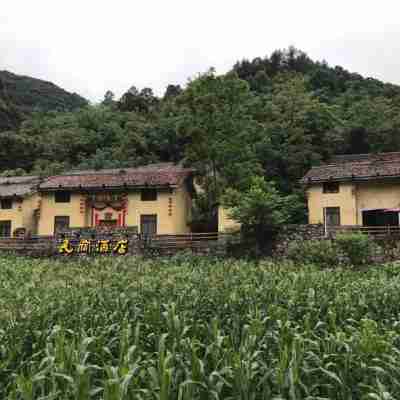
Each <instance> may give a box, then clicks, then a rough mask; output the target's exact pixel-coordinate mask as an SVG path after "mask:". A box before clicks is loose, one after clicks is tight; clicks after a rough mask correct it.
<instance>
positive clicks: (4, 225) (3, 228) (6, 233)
mask: <svg viewBox="0 0 400 400" xmlns="http://www.w3.org/2000/svg"><path fill="white" fill-rule="evenodd" d="M0 236H1V237H10V236H11V221H0Z"/></svg>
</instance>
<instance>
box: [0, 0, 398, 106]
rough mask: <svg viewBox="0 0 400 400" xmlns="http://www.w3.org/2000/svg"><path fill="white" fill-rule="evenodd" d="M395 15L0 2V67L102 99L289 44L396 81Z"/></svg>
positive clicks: (368, 2)
mask: <svg viewBox="0 0 400 400" xmlns="http://www.w3.org/2000/svg"><path fill="white" fill-rule="evenodd" d="M399 15H400V2H399V1H398V0H397V1H394V0H393V1H392V0H380V1H377V0H346V1H344V0H335V1H330V2H328V1H326V0H319V1H317V0H292V1H290V0H278V1H271V0H246V1H244V0H242V1H236V0H230V1H225V0H213V1H212V0H196V1H195V0H140V1H139V0H114V1H110V0H107V1H103V0H80V1H78V0H0V70H3V69H6V70H9V71H11V72H15V73H18V74H24V75H29V76H33V77H37V78H40V79H45V80H49V81H52V82H54V83H56V84H57V85H59V86H61V87H63V88H64V89H66V90H69V91H73V92H77V93H79V94H81V95H83V96H85V97H86V98H88V99H90V100H91V101H100V100H101V99H102V98H103V95H104V93H105V92H106V91H107V90H108V89H110V90H112V91H113V92H114V93H115V94H116V95H117V96H118V97H119V96H120V95H121V94H122V93H123V92H124V91H126V90H127V89H129V87H131V86H132V85H135V86H136V87H138V88H139V89H141V88H143V87H146V86H147V87H152V88H153V90H154V91H155V92H156V93H157V94H159V95H161V94H162V93H163V92H164V90H165V88H166V86H167V85H168V84H169V83H173V84H176V83H179V84H185V83H186V82H187V79H188V78H189V77H193V76H195V75H196V74H197V73H199V72H205V71H206V70H207V69H208V68H209V67H211V66H213V67H215V68H216V70H217V72H219V73H223V72H226V71H227V70H228V69H230V68H231V67H232V65H233V64H234V63H235V62H236V61H237V60H241V59H243V58H249V59H252V58H254V57H264V56H265V55H269V54H270V53H271V52H272V51H273V50H275V49H278V48H287V47H288V46H290V45H294V46H296V47H297V48H299V49H301V50H303V51H305V52H307V53H308V55H309V56H310V57H311V58H313V59H316V60H322V59H325V60H326V61H328V63H329V64H331V65H341V66H343V67H344V68H346V69H348V70H350V71H352V72H359V73H361V74H363V75H366V76H373V77H375V78H378V79H382V80H383V81H387V82H393V83H398V84H400V23H399Z"/></svg>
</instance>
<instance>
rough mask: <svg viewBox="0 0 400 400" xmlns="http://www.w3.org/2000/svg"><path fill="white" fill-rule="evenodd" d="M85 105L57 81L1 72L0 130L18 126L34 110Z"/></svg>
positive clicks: (84, 101) (55, 109)
mask: <svg viewBox="0 0 400 400" xmlns="http://www.w3.org/2000/svg"><path fill="white" fill-rule="evenodd" d="M86 104H87V100H85V99H84V98H83V97H81V96H79V95H78V94H76V93H69V92H67V91H66V90H64V89H62V88H60V87H58V86H57V85H55V84H54V83H51V82H46V81H43V80H40V79H35V78H31V77H28V76H22V75H16V74H13V73H11V72H8V71H0V131H5V130H9V129H15V128H17V127H18V126H19V124H20V123H21V121H23V120H24V119H26V118H27V117H29V116H30V115H31V114H32V113H33V112H35V111H43V112H46V111H72V110H74V109H77V108H80V107H83V106H85V105H86Z"/></svg>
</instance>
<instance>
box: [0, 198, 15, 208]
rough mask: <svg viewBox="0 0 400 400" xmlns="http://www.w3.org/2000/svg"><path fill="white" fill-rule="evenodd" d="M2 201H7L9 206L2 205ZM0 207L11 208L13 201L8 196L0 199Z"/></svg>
mask: <svg viewBox="0 0 400 400" xmlns="http://www.w3.org/2000/svg"><path fill="white" fill-rule="evenodd" d="M4 202H9V203H8V204H9V206H10V207H3V205H4ZM0 208H1V209H2V210H12V208H13V201H12V199H10V198H4V199H1V200H0Z"/></svg>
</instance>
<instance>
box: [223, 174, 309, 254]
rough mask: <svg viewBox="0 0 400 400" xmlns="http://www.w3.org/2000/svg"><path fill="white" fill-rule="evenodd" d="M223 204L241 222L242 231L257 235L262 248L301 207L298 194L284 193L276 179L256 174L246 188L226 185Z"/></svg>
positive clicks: (258, 244) (258, 243)
mask: <svg viewBox="0 0 400 400" xmlns="http://www.w3.org/2000/svg"><path fill="white" fill-rule="evenodd" d="M222 204H223V205H224V206H225V207H226V208H227V209H228V210H229V214H230V217H232V218H233V219H234V220H236V221H238V222H240V223H241V224H242V230H243V232H244V233H245V234H246V235H248V236H250V237H252V238H254V239H255V242H256V244H257V247H258V250H259V251H262V250H263V249H264V250H265V246H266V244H267V243H268V242H269V240H270V239H271V237H272V235H273V234H274V233H275V232H276V231H277V230H278V228H279V227H280V226H281V225H282V224H285V223H287V222H288V221H290V220H291V218H292V217H293V215H294V214H295V213H296V212H297V211H298V210H299V209H300V208H301V207H302V203H301V201H299V199H298V197H297V196H295V195H287V196H285V195H283V194H281V193H280V192H279V191H278V190H277V189H276V185H275V183H274V182H272V181H269V182H268V181H266V180H265V179H264V178H263V177H253V178H252V179H251V183H250V185H249V188H248V190H246V191H239V190H235V189H227V191H226V193H225V195H224V196H223V197H222Z"/></svg>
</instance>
